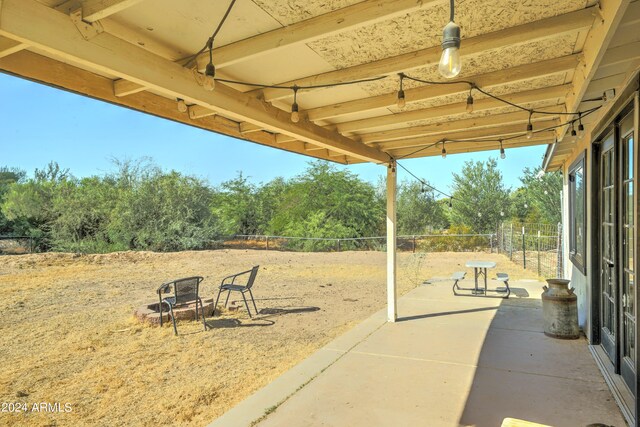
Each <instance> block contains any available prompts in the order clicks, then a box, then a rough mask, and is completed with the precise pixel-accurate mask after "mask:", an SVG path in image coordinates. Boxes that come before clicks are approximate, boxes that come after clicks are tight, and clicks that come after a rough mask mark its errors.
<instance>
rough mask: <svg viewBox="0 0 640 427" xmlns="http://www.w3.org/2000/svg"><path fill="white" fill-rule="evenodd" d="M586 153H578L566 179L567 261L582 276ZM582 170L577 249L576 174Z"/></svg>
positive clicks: (585, 207)
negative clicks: (567, 192) (579, 240)
mask: <svg viewBox="0 0 640 427" xmlns="http://www.w3.org/2000/svg"><path fill="white" fill-rule="evenodd" d="M586 158H587V157H586V151H583V152H582V153H580V155H579V156H578V157H577V158H576V159H575V160H574V161H573V163H571V166H569V169H568V173H567V179H568V181H569V182H568V187H569V188H568V190H569V259H570V260H571V262H572V263H573V265H574V266H575V267H576V268H578V270H580V272H581V273H582V274H586V262H585V260H586V258H587V257H586V255H587V254H586V252H587V235H586V234H587V167H586V166H587V165H586V161H585V160H586ZM579 169H581V170H582V230H583V236H582V245H581V247H580V248H578V247H577V245H578V242H577V238H576V229H577V227H576V220H575V215H574V214H575V209H576V178H575V176H576V172H577V171H578V170H579Z"/></svg>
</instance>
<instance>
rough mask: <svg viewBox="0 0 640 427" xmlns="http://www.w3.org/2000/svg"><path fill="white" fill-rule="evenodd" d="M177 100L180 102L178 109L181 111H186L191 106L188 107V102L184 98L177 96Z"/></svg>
mask: <svg viewBox="0 0 640 427" xmlns="http://www.w3.org/2000/svg"><path fill="white" fill-rule="evenodd" d="M176 101H177V102H178V104H177V107H178V111H180V112H181V113H186V112H187V110H188V109H189V108H188V107H187V103H186V102H184V99H181V98H177V99H176Z"/></svg>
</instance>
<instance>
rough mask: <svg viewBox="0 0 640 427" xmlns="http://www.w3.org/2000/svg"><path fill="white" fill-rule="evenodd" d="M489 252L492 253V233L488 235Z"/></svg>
mask: <svg viewBox="0 0 640 427" xmlns="http://www.w3.org/2000/svg"><path fill="white" fill-rule="evenodd" d="M489 247H490V249H489V253H490V254H492V253H493V234H490V235H489Z"/></svg>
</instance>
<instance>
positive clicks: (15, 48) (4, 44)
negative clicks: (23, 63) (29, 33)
mask: <svg viewBox="0 0 640 427" xmlns="http://www.w3.org/2000/svg"><path fill="white" fill-rule="evenodd" d="M27 47H29V45H28V44H26V43H21V42H18V41H15V40H11V39H9V38H6V37H2V36H0V58H4V57H5V56H9V55H13V54H14V53H16V52H20V51H21V50H24V49H26V48H27Z"/></svg>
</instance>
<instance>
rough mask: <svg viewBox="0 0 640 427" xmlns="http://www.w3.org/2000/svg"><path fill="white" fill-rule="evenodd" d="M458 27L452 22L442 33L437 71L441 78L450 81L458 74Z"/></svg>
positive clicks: (459, 65) (459, 66)
mask: <svg viewBox="0 0 640 427" xmlns="http://www.w3.org/2000/svg"><path fill="white" fill-rule="evenodd" d="M461 68H462V66H461V64H460V27H459V26H458V25H457V24H456V23H455V22H453V21H451V22H449V23H448V24H447V25H445V27H444V30H443V31H442V56H441V57H440V63H439V64H438V70H439V71H440V74H442V76H443V77H446V78H448V79H452V78H454V77H455V76H457V75H458V74H460V69H461Z"/></svg>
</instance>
